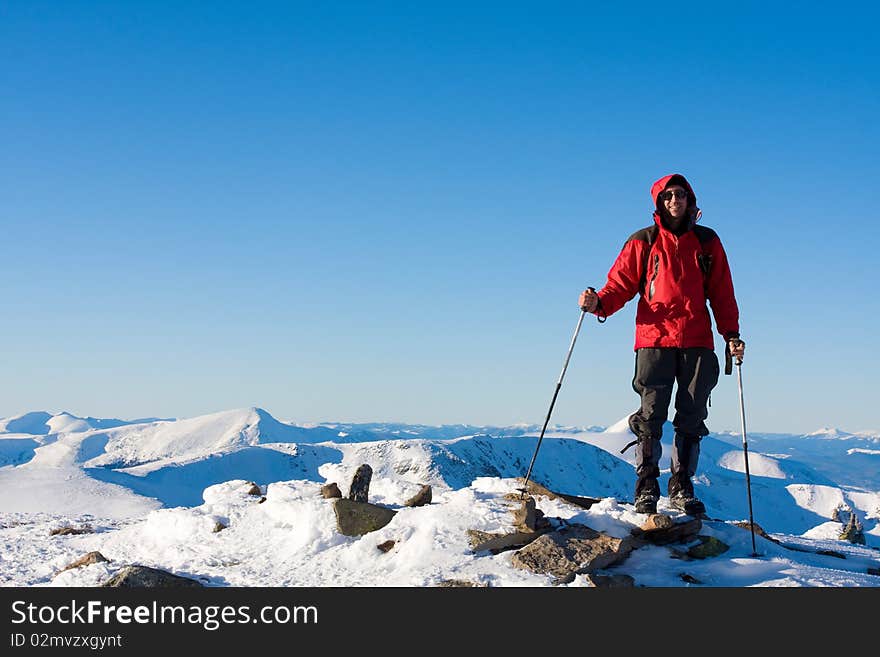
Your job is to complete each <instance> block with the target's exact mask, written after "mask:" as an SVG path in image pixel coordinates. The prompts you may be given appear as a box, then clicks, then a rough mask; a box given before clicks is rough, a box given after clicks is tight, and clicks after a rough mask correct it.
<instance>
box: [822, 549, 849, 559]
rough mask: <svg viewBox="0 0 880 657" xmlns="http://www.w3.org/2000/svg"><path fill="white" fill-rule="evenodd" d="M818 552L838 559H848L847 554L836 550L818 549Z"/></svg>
mask: <svg viewBox="0 0 880 657" xmlns="http://www.w3.org/2000/svg"><path fill="white" fill-rule="evenodd" d="M816 554H821V555H823V556H826V557H835V558H836V559H846V555H845V554H843V553H842V552H837V551H836V550H816Z"/></svg>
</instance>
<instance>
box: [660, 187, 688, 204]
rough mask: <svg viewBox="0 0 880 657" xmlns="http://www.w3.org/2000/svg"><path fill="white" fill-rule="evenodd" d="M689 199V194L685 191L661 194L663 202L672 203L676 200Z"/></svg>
mask: <svg viewBox="0 0 880 657" xmlns="http://www.w3.org/2000/svg"><path fill="white" fill-rule="evenodd" d="M687 197H688V195H687V192H686V191H685V190H683V189H670V190H668V191H665V192H662V193H661V194H660V199H661V200H663V201H671V200H672V199H674V198H680V199H682V200H687Z"/></svg>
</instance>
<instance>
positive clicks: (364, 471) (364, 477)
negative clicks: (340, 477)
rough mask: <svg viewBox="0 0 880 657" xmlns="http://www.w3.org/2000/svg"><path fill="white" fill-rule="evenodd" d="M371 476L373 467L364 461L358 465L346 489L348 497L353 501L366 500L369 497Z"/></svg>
mask: <svg viewBox="0 0 880 657" xmlns="http://www.w3.org/2000/svg"><path fill="white" fill-rule="evenodd" d="M372 478H373V468H371V467H370V466H369V465H367V464H366V463H364V464H363V465H361V466H360V467H358V469H357V471H356V472H355V473H354V477H353V478H352V480H351V486H350V487H349V489H348V499H350V500H352V501H354V502H368V501H369V498H370V480H371V479H372Z"/></svg>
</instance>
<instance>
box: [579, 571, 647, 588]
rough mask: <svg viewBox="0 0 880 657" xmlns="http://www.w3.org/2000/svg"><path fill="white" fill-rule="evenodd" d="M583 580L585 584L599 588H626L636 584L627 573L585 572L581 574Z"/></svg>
mask: <svg viewBox="0 0 880 657" xmlns="http://www.w3.org/2000/svg"><path fill="white" fill-rule="evenodd" d="M583 580H584V584H586V586H589V587H591V588H599V589H628V588H632V587H634V586H635V585H636V581H635V580H634V579H633V578H632V577H630V576H629V575H599V574H597V573H587V574H585V575H583Z"/></svg>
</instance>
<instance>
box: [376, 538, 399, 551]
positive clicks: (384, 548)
mask: <svg viewBox="0 0 880 657" xmlns="http://www.w3.org/2000/svg"><path fill="white" fill-rule="evenodd" d="M396 543H397V542H396V541H392V540H387V541H385V542H384V543H379V545H377V546H376V547H377V548H379V551H380V552H388V551H389V550H391V548H393V547H394V546H395V544H396Z"/></svg>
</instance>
